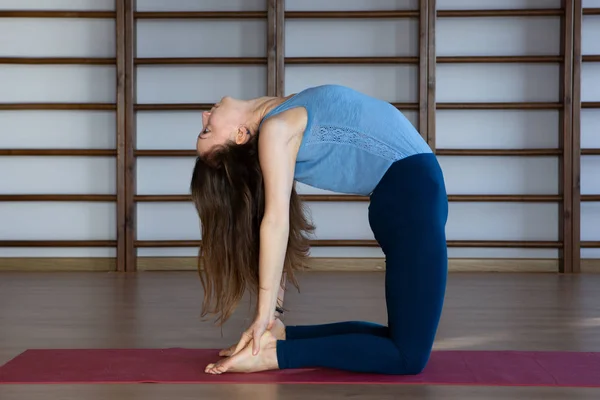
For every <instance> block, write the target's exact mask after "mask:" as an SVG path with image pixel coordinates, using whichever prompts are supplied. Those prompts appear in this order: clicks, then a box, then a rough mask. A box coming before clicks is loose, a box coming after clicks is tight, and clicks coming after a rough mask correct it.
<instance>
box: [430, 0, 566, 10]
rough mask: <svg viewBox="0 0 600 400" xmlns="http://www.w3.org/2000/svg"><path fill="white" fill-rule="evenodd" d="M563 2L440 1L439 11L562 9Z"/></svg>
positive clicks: (535, 0) (555, 0)
mask: <svg viewBox="0 0 600 400" xmlns="http://www.w3.org/2000/svg"><path fill="white" fill-rule="evenodd" d="M560 7H561V0H439V1H438V2H437V8H438V9H439V10H490V9H491V10H496V9H522V8H560Z"/></svg>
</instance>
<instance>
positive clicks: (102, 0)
mask: <svg viewBox="0 0 600 400" xmlns="http://www.w3.org/2000/svg"><path fill="white" fill-rule="evenodd" d="M0 9H5V10H81V11H90V10H99V11H113V10H114V9H115V0H0Z"/></svg>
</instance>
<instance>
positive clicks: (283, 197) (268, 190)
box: [257, 119, 299, 339]
mask: <svg viewBox="0 0 600 400" xmlns="http://www.w3.org/2000/svg"><path fill="white" fill-rule="evenodd" d="M298 144H299V141H298V140H294V136H293V135H292V132H291V130H290V128H289V126H288V124H286V123H285V122H283V121H279V120H277V119H272V120H269V121H267V123H265V124H264V126H263V127H262V129H261V138H260V143H259V157H260V165H261V169H262V172H263V179H264V188H265V213H264V216H263V220H262V224H261V228H260V250H259V251H260V255H259V285H260V288H259V296H258V310H257V311H258V317H259V318H265V319H268V320H269V321H271V320H272V318H273V315H274V312H275V308H276V307H277V300H278V297H279V296H280V295H281V294H282V293H281V291H282V278H283V276H282V272H283V264H284V261H285V254H286V251H287V244H288V239H289V215H290V196H291V192H292V188H293V184H294V169H295V165H296V154H297V152H298ZM281 297H282V296H281ZM257 339H260V338H257Z"/></svg>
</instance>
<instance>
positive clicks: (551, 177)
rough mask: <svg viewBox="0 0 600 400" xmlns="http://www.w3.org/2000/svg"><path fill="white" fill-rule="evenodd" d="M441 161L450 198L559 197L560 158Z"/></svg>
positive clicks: (450, 158) (444, 158) (456, 158)
mask: <svg viewBox="0 0 600 400" xmlns="http://www.w3.org/2000/svg"><path fill="white" fill-rule="evenodd" d="M438 158H439V161H440V165H441V166H442V170H443V171H444V179H445V180H446V188H447V191H448V193H449V194H557V193H558V157H475V156H439V157H438Z"/></svg>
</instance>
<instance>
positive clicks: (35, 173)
mask: <svg viewBox="0 0 600 400" xmlns="http://www.w3.org/2000/svg"><path fill="white" fill-rule="evenodd" d="M0 171H2V173H1V174H2V175H1V177H2V179H1V183H2V184H1V185H0V194H115V193H116V189H115V188H116V183H115V180H116V161H115V158H114V157H56V156H50V157H19V156H14V157H13V156H11V157H0ZM2 205H3V203H0V207H2ZM57 217H59V216H57ZM59 218H60V217H59ZM0 221H1V219H0Z"/></svg>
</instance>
